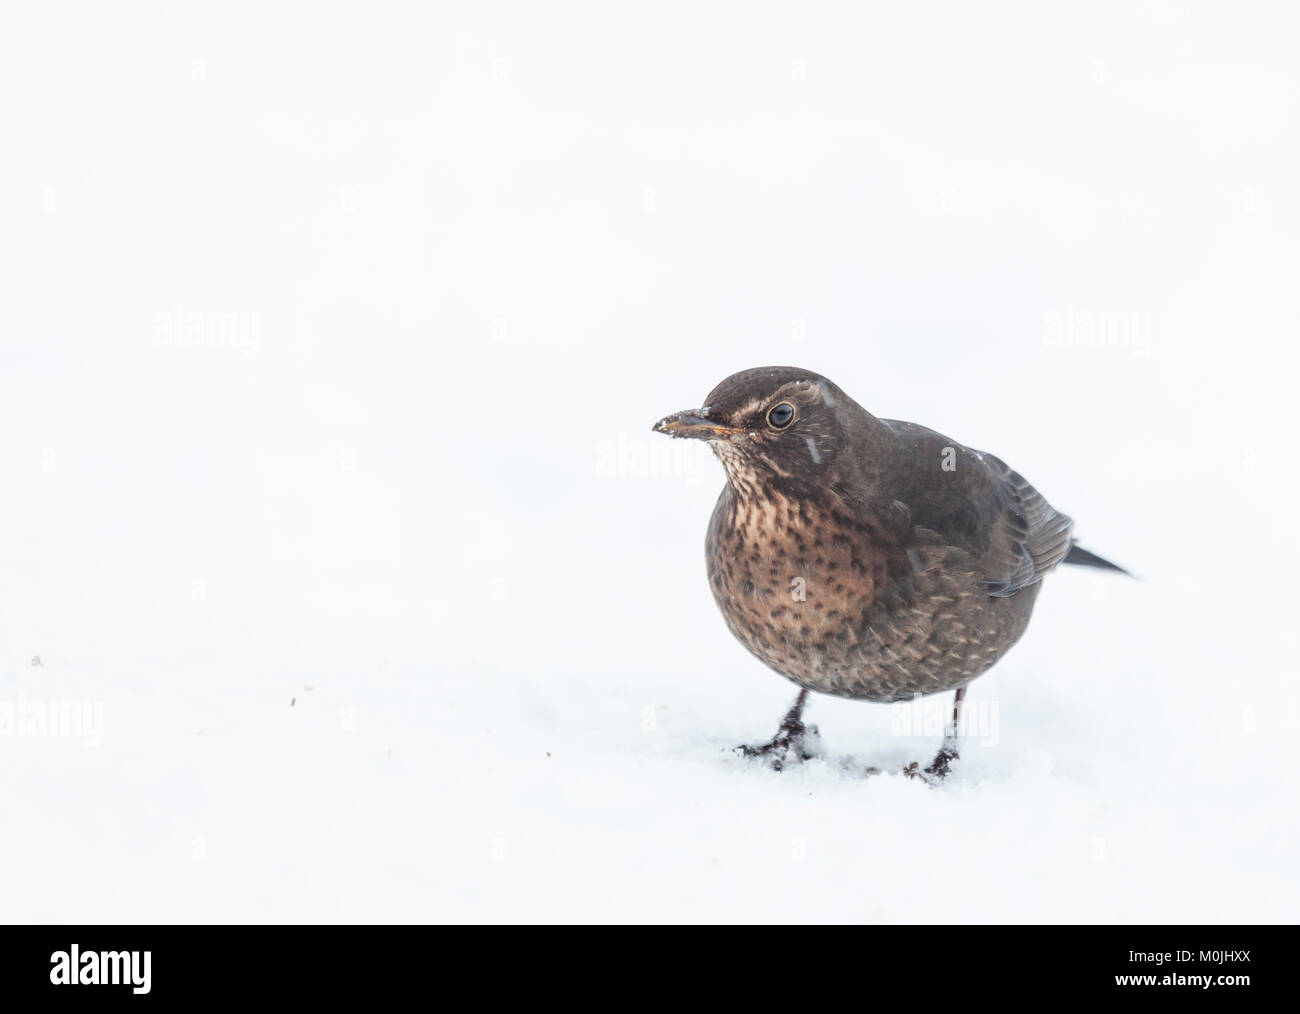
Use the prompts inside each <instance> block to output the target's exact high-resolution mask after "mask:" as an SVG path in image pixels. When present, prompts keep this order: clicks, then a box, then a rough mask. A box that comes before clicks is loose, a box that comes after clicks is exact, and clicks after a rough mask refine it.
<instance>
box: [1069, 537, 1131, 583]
mask: <svg viewBox="0 0 1300 1014" xmlns="http://www.w3.org/2000/svg"><path fill="white" fill-rule="evenodd" d="M1062 562H1063V563H1073V564H1075V565H1076V566H1079V567H1099V568H1101V569H1102V570H1115V571H1119V573H1121V574H1123V575H1124V576H1125V577H1132V576H1133V575H1132V574H1130V573H1129V572H1128V571H1127V570H1125V569H1124V568H1123V567H1120V566H1118V565H1117V564H1114V563H1111V562H1110V561H1109V560H1106V559H1103V558H1102V557H1100V556H1098V555H1097V554H1096V553H1090V552H1088V551H1087V550H1086V549H1084V548H1083V547H1082V546H1081V545H1079V544H1078V543H1077V542H1076V543H1074V544H1073V545H1071V546H1070V551H1069V552H1068V553H1066V554H1065V559H1064V560H1063V561H1062Z"/></svg>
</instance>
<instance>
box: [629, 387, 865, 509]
mask: <svg viewBox="0 0 1300 1014" xmlns="http://www.w3.org/2000/svg"><path fill="white" fill-rule="evenodd" d="M854 411H856V412H858V413H861V415H862V416H863V417H864V418H870V417H869V416H866V413H865V412H863V410H862V409H861V408H859V407H858V406H857V405H856V404H855V403H854V402H853V401H852V400H851V399H849V398H848V396H847V395H845V394H844V392H843V391H841V390H840V389H839V388H838V387H836V386H835V385H834V384H832V383H831V382H830V381H829V380H827V379H826V378H825V377H822V376H819V375H818V374H816V373H811V372H809V371H808V370H800V369H795V368H793V367H789V366H765V367H760V368H758V369H753V370H745V371H743V372H742V373H735V374H732V375H731V376H730V377H728V378H727V379H726V380H724V381H723V382H722V383H721V384H719V385H718V386H717V387H715V388H714V389H713V391H712V392H711V393H710V394H709V396H708V398H706V399H705V403H704V406H703V407H702V408H696V409H688V410H687V411H685V412H677V413H674V414H673V415H670V416H667V417H665V418H663V419H660V420H659V421H658V422H657V423H655V426H654V428H655V431H656V432H657V433H667V434H668V435H669V436H672V437H688V438H692V439H695V440H707V441H708V442H709V446H710V447H711V448H712V449H713V452H714V453H715V454H716V455H717V456H718V459H719V460H720V461H721V462H722V465H723V467H724V468H725V469H726V471H727V479H728V481H730V483H731V485H732V486H733V487H734V488H735V489H736V490H737V492H740V493H750V492H755V491H763V490H770V489H771V488H773V487H776V488H797V487H799V486H802V485H805V484H816V483H818V482H819V481H820V480H821V479H822V478H823V476H824V474H825V473H826V471H827V470H829V469H831V468H833V467H834V466H835V462H836V460H837V459H838V458H839V455H840V451H841V449H842V448H843V446H844V445H845V441H846V433H845V423H846V418H847V417H848V416H849V414H850V413H852V412H854Z"/></svg>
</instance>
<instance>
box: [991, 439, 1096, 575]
mask: <svg viewBox="0 0 1300 1014" xmlns="http://www.w3.org/2000/svg"><path fill="white" fill-rule="evenodd" d="M982 458H983V460H984V463H985V464H986V465H987V466H988V468H989V472H990V479H991V489H992V490H993V494H992V497H991V501H992V502H991V503H990V505H989V507H990V508H991V516H990V517H989V521H990V522H991V529H990V538H989V548H988V552H987V553H985V555H984V557H983V559H982V561H981V562H982V564H983V567H982V569H983V571H984V575H985V578H986V582H987V584H988V589H989V594H990V595H996V596H1005V595H1014V594H1015V593H1016V592H1018V591H1019V590H1020V589H1021V588H1024V587H1026V586H1028V585H1031V584H1034V583H1035V582H1036V581H1039V580H1041V579H1042V576H1043V575H1044V574H1046V573H1047V572H1048V571H1050V570H1051V569H1052V568H1053V567H1055V566H1056V565H1057V564H1058V563H1060V562H1061V561H1062V560H1064V559H1065V554H1066V553H1068V552H1069V551H1070V544H1071V542H1072V541H1073V540H1072V538H1071V532H1072V531H1073V529H1074V522H1073V521H1071V520H1070V518H1068V517H1067V516H1066V515H1064V514H1062V513H1061V512H1060V511H1058V510H1057V509H1056V508H1054V507H1053V506H1052V505H1051V504H1049V503H1048V502H1047V501H1046V500H1045V499H1043V494H1042V493H1040V492H1038V490H1036V489H1034V487H1033V486H1031V485H1030V484H1029V483H1028V482H1027V481H1026V480H1025V477H1024V476H1023V475H1021V474H1020V473H1019V472H1017V471H1015V470H1014V469H1012V468H1009V467H1008V466H1007V465H1006V464H1005V463H1004V462H1003V461H1001V460H999V459H998V458H995V457H994V456H993V455H991V454H985V455H982Z"/></svg>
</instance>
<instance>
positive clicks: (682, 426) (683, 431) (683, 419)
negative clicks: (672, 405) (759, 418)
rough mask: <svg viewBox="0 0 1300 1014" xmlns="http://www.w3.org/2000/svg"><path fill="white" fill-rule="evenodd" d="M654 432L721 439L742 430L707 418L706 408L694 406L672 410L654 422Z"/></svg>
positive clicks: (674, 435)
mask: <svg viewBox="0 0 1300 1014" xmlns="http://www.w3.org/2000/svg"><path fill="white" fill-rule="evenodd" d="M655 432H656V433H667V434H668V435H669V436H670V437H692V438H694V439H696V440H722V439H725V438H727V437H732V436H735V435H736V434H737V433H741V432H743V431H742V430H738V429H736V428H735V427H734V426H723V425H722V424H721V423H717V422H714V421H713V420H711V419H709V418H708V409H703V408H695V409H688V410H687V411H685V412H674V413H673V414H672V415H670V416H665V417H664V418H663V419H660V420H659V421H658V422H657V423H655Z"/></svg>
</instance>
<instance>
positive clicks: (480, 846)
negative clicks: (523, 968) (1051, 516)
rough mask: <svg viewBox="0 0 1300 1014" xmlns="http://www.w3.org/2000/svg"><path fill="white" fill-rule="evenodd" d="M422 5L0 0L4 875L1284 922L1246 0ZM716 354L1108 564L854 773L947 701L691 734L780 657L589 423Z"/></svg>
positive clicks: (1255, 116) (1293, 546) (555, 912)
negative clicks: (885, 424) (1222, 5)
mask: <svg viewBox="0 0 1300 1014" xmlns="http://www.w3.org/2000/svg"><path fill="white" fill-rule="evenodd" d="M440 10H441V13H433V12H430V11H429V10H427V9H426V8H425V7H424V6H421V5H414V4H409V5H393V6H386V7H383V8H380V9H367V12H366V16H365V18H364V19H361V18H356V17H347V16H344V15H343V14H339V13H329V12H325V11H322V10H319V9H317V8H312V9H311V12H310V17H304V16H303V12H301V11H298V12H294V11H290V10H286V11H283V12H280V13H276V12H273V11H268V10H266V9H264V8H260V7H259V8H254V7H251V6H248V7H239V6H235V7H231V6H229V5H221V6H213V7H210V8H196V9H192V10H186V11H184V12H182V11H179V10H173V9H170V8H159V10H158V11H157V12H156V14H155V15H153V16H150V17H148V18H144V17H138V18H137V19H136V20H135V21H131V20H129V19H122V18H121V17H117V16H109V15H108V14H107V13H106V12H91V11H83V12H82V13H81V14H79V15H77V16H75V17H74V16H72V15H65V16H62V17H55V16H53V15H49V14H43V13H40V12H37V11H35V10H29V11H26V12H25V13H23V14H21V15H16V16H15V17H14V18H12V19H11V20H12V21H14V22H15V24H14V25H13V26H12V30H11V31H10V32H7V33H5V35H4V37H3V38H0V86H3V88H4V90H5V91H6V92H7V93H8V94H15V95H23V96H26V99H25V100H24V101H23V102H20V103H17V104H11V106H12V108H10V109H9V110H8V111H7V114H6V125H7V150H9V151H10V152H12V154H11V156H10V157H7V158H6V159H5V160H4V162H3V164H0V181H2V182H3V186H0V194H3V195H4V196H3V198H0V199H2V200H3V201H4V220H5V223H6V224H5V229H4V234H3V238H2V239H0V277H3V278H4V279H5V298H4V300H3V302H2V303H0V343H2V346H0V347H2V349H3V352H2V355H3V358H2V360H0V367H2V368H0V464H2V465H3V468H4V470H5V475H6V478H7V481H6V483H5V494H4V497H3V498H2V499H0V703H7V704H8V705H9V709H8V711H7V712H6V711H5V709H4V708H3V707H0V798H3V799H4V800H5V803H4V814H5V821H4V823H5V832H4V834H3V835H0V864H3V867H4V868H5V869H6V870H7V871H8V874H9V875H8V877H7V883H8V890H7V891H6V895H5V900H4V903H3V906H0V913H3V916H4V918H5V919H7V920H10V921H15V922H23V921H41V922H84V921H91V922H94V921H110V922H115V921H172V920H175V921H185V922H205V921H235V920H239V921H243V920H254V921H262V920H269V921H281V920H288V921H304V920H306V921H313V920H365V921H440V920H561V921H567V920H722V921H735V920H757V919H761V920H777V921H783V920H836V921H839V920H843V921H863V920H865V921H906V922H912V921H915V922H945V921H1001V920H1045V921H1054V922H1055V921H1079V920H1082V921H1091V920H1120V921H1143V922H1152V921H1154V922H1164V921H1190V920H1196V921H1211V922H1215V921H1234V922H1235V921H1284V920H1285V921H1294V920H1295V919H1296V918H1297V915H1298V914H1300V904H1298V903H1300V885H1298V884H1297V874H1296V872H1295V864H1294V856H1295V854H1296V851H1297V848H1298V847H1300V818H1297V807H1296V798H1297V787H1298V786H1297V782H1298V776H1297V774H1296V764H1295V762H1294V758H1293V756H1292V755H1293V753H1294V750H1293V745H1292V740H1293V738H1294V737H1295V736H1296V734H1297V731H1298V730H1300V667H1298V666H1297V662H1296V657H1297V643H1296V626H1295V619H1294V606H1295V592H1294V587H1295V575H1296V568H1297V563H1300V550H1298V547H1297V538H1296V534H1295V519H1294V516H1293V511H1292V509H1291V508H1292V505H1293V504H1294V503H1296V502H1297V492H1300V490H1298V489H1297V485H1298V483H1297V472H1296V468H1295V467H1294V462H1293V459H1294V449H1293V443H1294V440H1293V429H1294V426H1293V417H1294V410H1293V408H1292V405H1293V402H1294V393H1293V387H1294V379H1293V378H1294V371H1295V368H1296V365H1297V362H1296V358H1297V357H1296V349H1295V342H1294V336H1295V335H1296V333H1297V324H1298V323H1300V306H1298V305H1297V303H1296V300H1295V298H1294V282H1295V278H1296V269H1297V267H1298V266H1300V264H1298V260H1300V257H1298V254H1300V235H1298V232H1297V224H1298V221H1300V219H1298V216H1297V205H1296V197H1295V191H1294V186H1293V181H1294V178H1295V167H1296V155H1297V146H1296V136H1295V105H1296V97H1297V91H1298V89H1297V81H1296V72H1295V67H1294V60H1293V58H1292V55H1291V53H1290V51H1289V39H1290V38H1291V37H1292V36H1293V33H1290V32H1287V31H1285V30H1284V28H1285V26H1284V25H1282V24H1279V22H1281V21H1282V19H1283V17H1284V13H1283V12H1284V11H1285V8H1283V7H1282V6H1281V5H1274V6H1273V8H1272V13H1271V14H1270V15H1269V16H1268V17H1267V19H1266V20H1270V21H1272V22H1274V26H1273V30H1268V31H1261V29H1260V25H1259V23H1258V22H1257V21H1255V20H1250V21H1238V20H1232V19H1228V18H1226V17H1224V18H1222V19H1220V18H1217V17H1215V16H1214V15H1213V14H1212V13H1208V12H1199V13H1198V12H1195V11H1192V10H1182V9H1179V8H1175V7H1172V6H1166V5H1154V6H1151V7H1148V8H1143V9H1142V11H1141V12H1137V11H1130V10H1129V9H1128V8H1127V6H1126V5H1113V6H1106V7H1103V8H1090V10H1089V13H1088V17H1087V19H1081V20H1078V21H1075V22H1071V23H1069V24H1061V23H1058V22H1055V21H1053V20H1052V19H1053V17H1056V16H1059V15H1055V14H1053V13H1051V12H1048V11H1046V10H1043V9H1041V8H1040V7H1038V6H1036V5H1017V6H1015V7H1014V8H1011V7H1009V8H1008V9H1007V12H1006V16H1005V17H1001V18H990V17H988V16H987V15H986V14H985V13H984V12H983V11H975V10H966V9H964V8H963V7H961V6H959V5H952V6H949V7H946V8H945V9H944V10H943V11H942V12H941V13H940V12H936V11H929V10H927V12H926V13H924V15H920V14H912V13H907V12H904V11H901V10H898V11H888V12H886V11H879V12H875V13H872V14H869V15H868V14H867V13H865V12H863V11H861V10H860V9H859V8H857V7H851V6H848V5H844V6H841V7H838V8H827V9H826V10H825V11H824V12H821V13H818V12H814V11H809V10H807V9H806V8H801V9H800V10H799V12H798V13H797V15H796V16H791V17H786V18H774V19H770V20H766V19H764V18H762V17H760V16H752V17H751V16H745V17H738V16H737V15H736V12H735V11H727V10H725V9H724V8H719V9H717V10H716V11H714V12H713V13H707V12H705V11H702V10H699V9H697V8H687V7H684V6H683V7H668V8H664V9H662V10H660V11H658V12H657V13H656V15H655V17H653V18H649V19H647V18H637V19H628V20H622V19H620V17H619V16H618V15H617V14H616V13H614V12H613V11H610V10H606V9H604V8H601V7H592V8H586V9H582V10H581V11H579V10H578V9H576V8H575V9H574V11H573V12H572V14H571V16H568V17H561V16H560V15H559V14H558V13H556V12H554V11H551V10H546V11H542V10H536V11H534V10H531V9H529V8H527V7H523V6H519V7H512V8H502V9H500V10H498V11H496V12H495V13H489V12H488V11H486V10H482V9H475V8H470V7H469V6H465V7H464V8H454V7H453V8H445V9H440ZM1008 25H1011V26H1014V28H1013V29H1009V28H1008V27H1007V26H1008ZM936 26H942V27H943V28H944V29H945V30H943V31H937V30H936ZM194 315H197V316H194ZM768 364H773V365H774V364H788V365H797V366H804V367H807V368H810V369H814V370H817V371H819V372H821V373H823V374H825V375H827V376H829V377H830V378H831V379H832V380H834V381H835V382H836V383H837V384H839V385H840V386H841V387H842V388H843V389H844V390H845V391H846V392H847V393H848V394H850V395H851V396H852V397H853V398H855V399H856V400H858V401H860V402H861V403H862V404H863V405H865V406H866V407H867V408H869V409H870V410H871V411H873V412H875V413H876V414H878V415H881V416H884V417H887V418H895V419H909V420H914V421H916V422H920V423H923V424H925V425H927V426H930V427H933V428H935V429H938V430H940V431H941V432H945V433H948V434H950V435H951V436H953V437H954V438H956V439H958V440H961V441H962V442H964V443H967V444H969V445H971V446H976V447H981V448H985V449H987V450H989V451H991V452H993V453H995V454H997V455H998V456H999V457H1000V458H1002V459H1004V460H1005V461H1007V462H1008V463H1009V464H1010V465H1011V466H1012V467H1013V468H1015V469H1016V470H1018V471H1020V472H1021V473H1022V474H1024V475H1025V476H1026V477H1027V478H1028V479H1029V481H1031V482H1033V483H1034V484H1035V486H1037V487H1038V488H1039V489H1040V490H1042V491H1043V493H1044V495H1045V496H1047V498H1048V499H1049V500H1050V501H1051V502H1052V503H1053V505H1054V506H1056V507H1058V508H1059V509H1061V510H1062V511H1065V512H1066V513H1068V514H1069V515H1070V516H1072V517H1073V518H1074V519H1075V521H1076V523H1077V532H1078V534H1079V536H1080V538H1081V540H1082V541H1083V542H1084V544H1085V545H1087V546H1088V547H1089V548H1091V549H1093V550H1095V551H1096V552H1098V553H1100V554H1102V555H1104V556H1106V557H1108V558H1111V559H1113V560H1115V561H1116V562H1117V563H1119V564H1121V565H1123V566H1125V567H1128V568H1131V569H1132V570H1133V571H1134V572H1135V573H1138V574H1140V575H1142V579H1141V580H1126V579H1123V578H1121V577H1118V576H1115V575H1109V574H1100V573H1095V572H1092V571H1089V570H1086V569H1079V568H1065V569H1063V570H1062V571H1060V572H1058V573H1055V574H1053V575H1051V576H1050V577H1049V578H1048V580H1047V583H1046V587H1045V588H1044V590H1043V593H1042V595H1041V596H1040V598H1039V603H1038V606H1037V609H1036V615H1035V618H1034V621H1033V623H1032V624H1031V625H1030V628H1029V632H1028V634H1027V635H1026V636H1025V638H1024V640H1023V641H1022V642H1021V644H1020V645H1018V646H1017V647H1016V648H1015V649H1014V650H1013V652H1012V653H1011V654H1010V655H1009V656H1008V657H1007V658H1006V659H1005V660H1004V661H1003V662H1002V663H1001V664H999V665H998V666H997V667H996V668H995V669H994V670H993V671H992V672H991V673H990V674H989V675H987V676H986V677H983V678H981V679H980V680H978V681H977V682H976V683H975V684H973V686H972V688H971V691H970V694H969V695H968V708H969V709H970V712H971V715H972V716H973V718H972V720H973V721H974V723H975V726H974V729H973V734H972V735H971V736H970V737H969V738H968V740H967V743H966V745H965V748H964V753H963V756H962V759H961V760H960V761H959V762H958V764H957V765H956V768H955V770H954V774H953V776H952V777H951V778H950V780H949V781H948V782H947V783H945V784H944V785H942V786H941V787H939V788H937V789H930V788H927V787H925V786H924V785H922V784H919V783H918V782H915V781H912V780H908V779H905V778H903V777H900V776H898V775H896V774H890V773H885V774H881V775H878V776H874V777H863V776H862V774H861V769H862V768H864V767H867V766H879V767H883V768H886V769H891V768H892V769H897V768H898V767H900V766H901V765H903V764H905V763H907V762H909V761H912V760H921V761H923V762H928V761H929V759H930V758H931V757H932V756H933V754H934V751H935V749H936V748H937V746H938V743H939V739H940V736H941V723H942V718H941V717H940V719H939V723H938V724H937V725H936V723H935V722H934V721H933V718H934V716H936V715H940V716H941V715H942V713H943V711H945V710H946V708H947V706H948V700H947V698H942V699H936V700H935V701H933V702H929V701H927V702H923V705H922V706H921V707H920V708H919V709H918V708H915V707H913V706H910V705H897V706H891V707H882V706H877V705H869V704H862V703H857V702H852V701H839V700H832V699H827V698H818V699H815V700H814V701H813V702H812V704H811V706H810V708H809V712H808V718H809V719H810V720H811V721H813V722H815V723H817V724H818V725H819V727H820V730H821V735H822V740H823V744H824V748H825V755H824V756H823V757H821V758H819V759H817V760H814V761H811V762H809V763H807V764H805V765H803V766H800V767H796V768H793V769H789V770H786V771H784V772H782V773H780V774H777V773H774V772H771V771H768V770H766V769H764V768H763V767H761V766H759V765H758V764H756V763H753V762H750V761H747V760H744V759H741V758H740V757H738V756H736V755H735V754H734V753H732V752H731V750H730V748H731V747H732V746H734V745H736V744H738V743H742V742H755V741H758V740H762V739H766V738H767V737H768V736H770V735H771V734H772V733H773V732H774V731H775V728H776V725H777V723H778V721H779V719H780V716H781V715H782V714H783V712H784V709H785V708H786V707H787V706H788V705H789V702H790V700H791V698H792V697H793V692H794V688H793V687H791V686H790V685H788V684H786V683H785V682H784V681H783V680H781V679H780V678H779V677H777V676H775V675H773V674H772V673H770V672H768V671H767V670H765V669H764V668H763V667H762V666H761V665H760V664H759V663H758V662H757V661H755V660H753V659H752V658H751V657H749V656H748V655H747V654H746V652H745V651H744V649H743V648H741V647H740V645H739V644H738V643H736V642H735V641H734V640H733V639H732V638H731V636H730V635H729V634H728V633H727V631H726V629H725V627H724V625H723V623H722V620H721V617H720V616H719V615H718V613H717V610H716V608H715V606H714V605H713V602H712V600H711V597H710V594H709V590H708V587H707V582H706V579H705V574H704V565H703V539H704V531H705V526H706V524H707V520H708V516H709V511H710V510H711V508H712V504H713V502H714V500H715V498H716V496H717V494H718V492H719V490H720V489H721V485H722V481H723V479H722V470H721V468H720V467H719V466H718V465H717V463H716V462H715V461H714V460H713V459H712V458H711V456H710V455H709V454H708V451H707V448H705V447H703V446H701V445H698V444H697V443H695V442H693V441H668V440H666V439H665V438H664V437H663V436H662V435H659V434H653V433H651V432H650V427H651V425H652V424H653V423H654V421H655V420H656V419H659V418H661V417H663V416H664V415H665V414H666V413H668V412H671V411H674V410H676V409H677V408H679V407H681V406H682V405H691V404H698V403H699V402H700V401H702V400H703V399H704V397H705V396H706V395H707V392H709V391H710V390H712V388H713V387H714V386H715V385H716V383H717V382H718V381H719V380H721V379H722V378H723V377H725V376H726V375H727V374H729V373H731V372H734V371H736V370H740V369H744V368H748V367H752V366H758V365H768ZM35 657H39V659H40V662H41V664H39V665H34V664H33V660H34V658H35ZM931 705H932V706H931ZM926 708H931V710H929V711H926ZM6 714H7V715H8V716H9V719H8V724H6ZM73 716H77V717H76V721H75V723H74V719H73ZM96 716H98V719H97V718H96ZM61 723H62V724H61ZM76 723H80V724H76Z"/></svg>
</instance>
